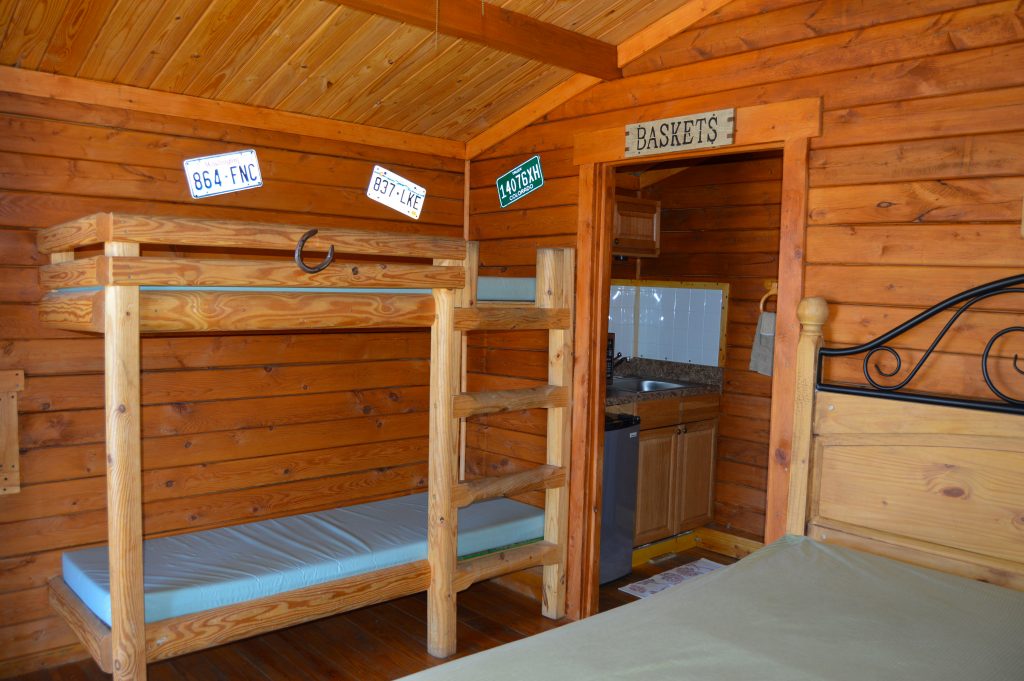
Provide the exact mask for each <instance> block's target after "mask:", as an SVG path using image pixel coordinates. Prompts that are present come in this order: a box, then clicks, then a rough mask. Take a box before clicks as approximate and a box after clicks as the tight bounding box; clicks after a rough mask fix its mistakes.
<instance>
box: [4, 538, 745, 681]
mask: <svg viewBox="0 0 1024 681" xmlns="http://www.w3.org/2000/svg"><path fill="white" fill-rule="evenodd" d="M698 558H708V559H710V560H714V561H717V562H720V563H733V562H735V560H734V559H732V558H729V557H727V556H722V555H719V554H715V553H711V552H709V551H703V550H701V549H692V550H690V551H686V552H684V553H679V554H674V555H671V556H668V557H663V558H661V559H656V561H655V562H649V563H647V564H645V565H643V566H640V567H638V568H636V569H634V571H633V573H632V574H630V575H628V576H626V577H623V578H622V579H620V580H617V581H614V582H611V583H609V584H606V585H604V586H603V587H601V593H600V608H601V610H602V611H604V610H610V609H611V608H616V607H619V606H621V605H625V604H626V603H629V602H632V601H634V600H636V599H635V598H634V597H633V596H630V595H629V594H626V593H624V592H622V591H619V587H620V586H624V585H626V584H629V583H631V582H634V581H637V580H639V579H645V578H647V577H650V576H652V575H655V574H657V573H659V572H661V571H663V570H667V569H669V568H672V567H676V566H677V565H683V564H685V563H689V562H691V561H694V560H697V559H698ZM426 620H427V600H426V596H425V595H424V594H418V595H416V596H409V597H408V598H402V599H399V600H395V601H389V602H387V603H382V604H380V605H375V606H371V607H368V608H362V609H360V610H356V611H353V612H349V613H345V614H343V615H337V616H335V617H328V618H326V619H322V620H317V621H315V622H310V623H308V624H303V625H299V626H296V627H291V628H288V629H282V630H280V631H275V632H272V633H269V634H264V635H263V636H257V637H254V638H250V639H245V640H243V641H237V642H235V643H231V644H228V645H223V646H218V647H216V648H210V649H208V650H203V651H200V652H198V653H192V654H191V655H183V656H182V657H176V658H174V659H171V660H165V661H163V662H157V663H155V664H151V665H149V679H151V680H152V681H180V680H184V681H286V680H287V681H294V680H299V679H301V680H303V681H314V680H316V681H327V680H331V681H333V680H338V681H387V680H390V679H396V678H399V677H402V676H405V675H406V674H412V673H413V672H416V671H419V670H421V669H425V668H427V667H432V666H434V665H438V664H441V663H442V662H443V660H438V659H436V658H433V657H431V656H430V655H428V654H427V650H426V633H427V624H426ZM561 624H562V623H561V622H553V621H551V620H548V619H545V618H544V617H542V616H541V614H540V608H539V606H538V604H537V603H536V602H535V601H532V600H530V599H529V598H527V597H525V596H522V595H520V594H517V593H514V592H512V591H510V590H508V589H506V588H504V587H501V586H497V585H495V584H489V583H482V584H477V585H474V586H473V587H471V588H469V589H468V590H466V591H464V592H463V593H461V594H459V613H458V641H459V650H458V654H457V655H456V657H462V656H464V655H469V654H471V653H475V652H479V651H481V650H486V649H487V648H492V647H494V646H496V645H500V644H502V643H508V642H510V641H515V640H518V639H520V638H524V637H526V636H532V635H534V634H539V633H541V632H543V631H547V630H548V629H554V628H556V627H558V626H561ZM108 679H110V676H108V675H106V674H104V673H102V672H101V671H100V670H99V668H98V667H96V665H95V664H94V663H93V662H92V660H82V661H81V662H75V663H72V664H67V665H64V666H62V667H55V668H53V669H48V670H43V671H39V672H34V673H32V674H27V675H24V676H19V677H16V678H15V679H14V681H107V680H108Z"/></svg>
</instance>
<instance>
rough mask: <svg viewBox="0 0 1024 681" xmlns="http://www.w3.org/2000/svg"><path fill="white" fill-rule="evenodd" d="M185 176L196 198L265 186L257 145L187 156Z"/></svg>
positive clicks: (193, 196)
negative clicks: (198, 155) (218, 152)
mask: <svg viewBox="0 0 1024 681" xmlns="http://www.w3.org/2000/svg"><path fill="white" fill-rule="evenodd" d="M185 178H186V179H187V180H188V189H189V191H190V192H191V193H192V198H193V199H202V198H206V197H207V196H217V195H218V194H228V193H231V192H240V191H242V190H243V189H254V188H256V187H262V186H263V175H262V174H261V173H260V162H259V159H257V158H256V150H255V149H246V150H244V151H232V152H229V153H227V154H216V155H215V156H203V157H201V158H190V159H186V160H185Z"/></svg>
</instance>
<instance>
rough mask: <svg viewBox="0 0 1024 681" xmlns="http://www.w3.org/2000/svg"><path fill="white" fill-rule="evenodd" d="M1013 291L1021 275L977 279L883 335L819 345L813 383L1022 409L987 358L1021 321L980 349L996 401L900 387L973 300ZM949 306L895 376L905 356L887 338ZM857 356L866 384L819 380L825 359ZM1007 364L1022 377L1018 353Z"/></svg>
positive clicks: (1023, 285) (1023, 280)
mask: <svg viewBox="0 0 1024 681" xmlns="http://www.w3.org/2000/svg"><path fill="white" fill-rule="evenodd" d="M1014 293H1016V294H1024V274H1019V275H1016V276H1013V277H1007V278H1005V279H999V280H997V281H992V282H989V283H987V284H982V285H981V286H976V287H974V288H972V289H968V290H967V291H964V292H963V293H959V294H957V295H955V296H952V297H950V298H947V299H946V300H943V301H942V302H940V303H938V304H936V305H934V306H932V307H930V308H928V309H927V310H925V311H924V312H921V313H920V314H918V315H916V316H914V317H913V318H911V319H909V320H907V321H906V322H904V323H903V324H900V325H899V326H897V327H896V328H894V329H892V330H891V331H888V332H887V333H885V334H882V335H881V336H879V337H877V338H875V339H874V340H871V341H869V342H867V343H864V344H862V345H857V346H854V347H849V348H821V349H820V350H819V351H818V355H817V364H816V369H817V371H816V372H815V375H816V376H817V380H816V385H815V387H816V388H817V389H818V390H821V391H824V392H834V393H844V394H848V395H866V396H871V397H885V398H889V399H895V400H905V401H909V402H919V403H924V404H936V405H946V406H951V407H963V408H967V409H980V410H984V411H991V412H1003V413H1011V414H1024V400H1021V399H1018V398H1015V397H1013V396H1011V395H1010V394H1008V393H1007V392H1006V389H1005V386H1004V388H1000V387H998V386H997V385H996V383H995V381H994V379H993V377H992V372H991V370H990V362H991V360H992V358H993V355H992V352H993V349H994V348H995V345H996V343H997V342H998V341H999V340H1000V339H1001V338H1003V337H1005V336H1008V335H1009V334H1012V333H1022V334H1024V326H1018V325H1012V326H1007V327H1005V328H1003V329H1000V330H999V331H997V332H995V333H994V334H993V335H992V336H991V338H990V339H989V340H988V343H987V344H986V345H985V347H984V349H983V350H982V352H981V355H980V371H981V376H982V378H983V379H984V381H985V384H986V385H987V386H988V389H989V390H990V391H991V392H992V394H993V395H994V396H995V397H996V398H997V399H996V400H981V399H969V398H965V397H954V396H946V395H935V394H928V393H923V392H914V391H912V390H905V389H906V388H907V387H908V386H910V385H911V384H912V383H913V381H914V379H915V378H917V377H918V375H919V374H920V372H921V370H922V368H923V367H924V365H925V364H926V363H927V362H928V360H929V358H931V357H932V355H933V353H934V352H935V350H936V348H937V347H938V346H939V344H940V343H941V342H942V339H943V338H945V337H946V335H947V333H949V331H950V330H951V329H952V328H953V327H954V326H955V325H956V324H957V322H958V321H959V320H960V318H961V317H962V316H963V315H964V314H965V313H966V312H968V311H970V310H971V309H972V308H973V307H974V306H975V305H977V304H978V303H980V302H982V301H984V300H989V299H991V298H994V297H996V296H1002V295H1007V294H1014ZM958 306H959V307H958ZM948 310H954V312H953V314H952V316H951V317H950V318H949V320H947V321H946V323H945V324H944V325H943V327H942V329H941V330H940V331H939V332H938V334H937V335H936V336H935V338H934V340H932V342H931V344H930V345H929V346H928V348H927V350H925V351H924V353H923V354H922V355H921V357H920V358H918V360H917V362H916V363H915V364H913V366H912V367H911V368H910V369H909V371H906V372H905V373H904V374H903V376H902V377H901V378H897V377H898V376H900V374H901V372H902V370H903V365H904V357H903V355H901V354H900V350H898V349H897V348H896V347H894V346H893V345H892V344H891V342H892V341H893V340H894V339H896V338H897V337H899V336H901V335H903V334H905V333H907V332H908V331H910V330H911V329H914V328H915V327H917V326H919V325H921V324H923V323H925V322H926V321H928V320H929V319H932V318H933V317H935V316H936V315H939V314H941V313H943V312H945V311H948ZM880 353H882V354H885V355H887V356H889V357H890V358H891V359H892V360H894V361H895V367H894V368H883V367H882V366H881V364H880V363H879V362H878V361H877V359H878V355H879V354H880ZM858 355H863V361H862V368H861V370H862V373H863V374H864V380H865V381H867V383H868V386H870V387H866V386H857V385H846V384H839V383H829V382H826V381H824V380H823V378H822V377H823V376H824V371H823V369H824V362H825V360H826V359H828V358H832V357H855V356H858ZM1012 368H1013V372H1014V373H1013V374H1011V375H1012V376H1014V377H1017V376H1024V362H1022V360H1021V357H1020V355H1019V354H1018V353H1014V355H1013V362H1012ZM1021 384H1022V385H1021V392H1022V393H1024V380H1022V381H1021Z"/></svg>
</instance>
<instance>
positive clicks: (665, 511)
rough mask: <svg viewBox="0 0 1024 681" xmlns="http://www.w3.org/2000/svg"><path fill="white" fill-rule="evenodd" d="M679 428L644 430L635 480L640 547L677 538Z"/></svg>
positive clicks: (642, 431)
mask: <svg viewBox="0 0 1024 681" xmlns="http://www.w3.org/2000/svg"><path fill="white" fill-rule="evenodd" d="M680 429H681V427H680V426H669V427H668V428H655V429H654V430H641V431H640V443H639V464H638V470H637V480H636V535H635V537H634V538H633V545H634V546H639V545H640V544H646V543H647V542H651V541H655V540H657V539H661V538H663V537H669V536H671V535H673V534H675V533H674V532H673V531H672V527H673V525H672V516H673V514H674V510H673V505H674V504H673V501H674V499H673V493H674V489H673V488H674V487H675V486H674V485H673V484H672V469H673V467H674V463H675V459H676V450H677V449H678V445H679V431H680Z"/></svg>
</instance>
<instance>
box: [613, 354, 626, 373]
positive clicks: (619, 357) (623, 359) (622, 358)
mask: <svg viewBox="0 0 1024 681" xmlns="http://www.w3.org/2000/svg"><path fill="white" fill-rule="evenodd" d="M626 361H629V357H626V356H625V355H623V354H622V353H621V352H619V353H616V355H615V357H613V358H612V368H613V369H614V368H615V367H617V366H619V365H620V364H622V363H623V362H626Z"/></svg>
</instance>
